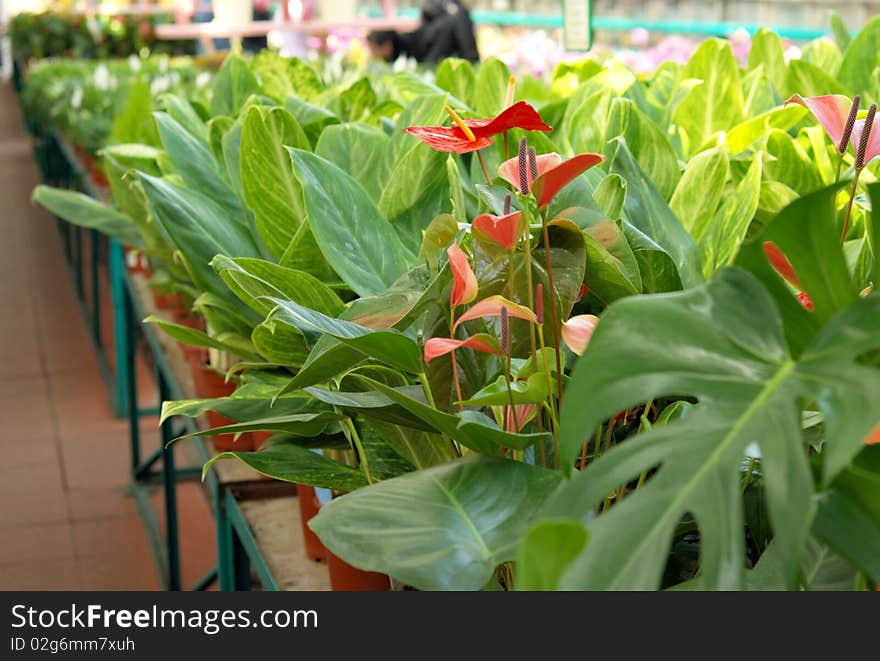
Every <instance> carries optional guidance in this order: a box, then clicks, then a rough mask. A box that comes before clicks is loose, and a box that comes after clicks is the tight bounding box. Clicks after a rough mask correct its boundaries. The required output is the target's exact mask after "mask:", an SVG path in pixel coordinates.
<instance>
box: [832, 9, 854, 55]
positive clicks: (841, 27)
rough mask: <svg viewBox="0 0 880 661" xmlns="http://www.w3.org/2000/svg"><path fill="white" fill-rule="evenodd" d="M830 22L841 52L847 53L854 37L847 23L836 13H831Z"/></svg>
mask: <svg viewBox="0 0 880 661" xmlns="http://www.w3.org/2000/svg"><path fill="white" fill-rule="evenodd" d="M830 20H831V32H832V33H833V34H834V41H836V42H837V47H838V48H839V49H840V50H841V52H845V51H846V49H847V48H848V47H849V44H850V42H851V41H852V35H851V34H850V31H849V30H848V29H847V27H846V23H844V22H843V19H842V18H841V17H840V14H838V13H837V12H836V11H832V12H831V16H830Z"/></svg>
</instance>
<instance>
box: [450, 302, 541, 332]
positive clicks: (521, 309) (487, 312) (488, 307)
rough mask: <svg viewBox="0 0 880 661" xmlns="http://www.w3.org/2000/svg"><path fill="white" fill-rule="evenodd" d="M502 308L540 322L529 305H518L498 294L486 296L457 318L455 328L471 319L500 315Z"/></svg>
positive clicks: (510, 314) (513, 315)
mask: <svg viewBox="0 0 880 661" xmlns="http://www.w3.org/2000/svg"><path fill="white" fill-rule="evenodd" d="M501 308H507V314H508V315H509V316H511V317H517V318H518V319H525V320H526V321H531V322H532V323H537V322H538V318H537V317H536V316H535V313H534V312H532V311H531V310H529V309H528V308H527V307H525V306H524V305H518V304H517V303H514V302H513V301H509V300H507V299H506V298H504V297H503V296H500V295H498V296H490V297H489V298H484V299H483V300H482V301H480V302H479V303H477V304H476V305H474V306H473V307H471V308H470V309H469V310H468V311H467V312H465V313H464V314H463V315H461V316H460V317H459V318H458V320H456V322H455V328H458V327H459V325H461V324H462V323H464V322H465V321H470V320H471V319H479V318H480V317H500V316H501ZM455 328H453V330H455Z"/></svg>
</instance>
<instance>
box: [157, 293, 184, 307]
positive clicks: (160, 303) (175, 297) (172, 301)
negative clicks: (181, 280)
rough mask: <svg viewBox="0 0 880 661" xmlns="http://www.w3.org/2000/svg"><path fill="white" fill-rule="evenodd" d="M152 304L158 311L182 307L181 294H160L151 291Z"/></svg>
mask: <svg viewBox="0 0 880 661" xmlns="http://www.w3.org/2000/svg"><path fill="white" fill-rule="evenodd" d="M153 303H154V304H155V306H156V307H157V308H159V309H160V310H170V309H172V308H175V307H180V306H181V305H183V295H182V294H162V293H160V292H158V291H156V290H155V289H154V290H153Z"/></svg>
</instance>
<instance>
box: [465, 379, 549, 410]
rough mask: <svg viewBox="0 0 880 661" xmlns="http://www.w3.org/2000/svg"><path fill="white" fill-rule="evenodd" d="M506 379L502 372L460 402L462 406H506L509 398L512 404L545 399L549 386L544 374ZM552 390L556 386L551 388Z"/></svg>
mask: <svg viewBox="0 0 880 661" xmlns="http://www.w3.org/2000/svg"><path fill="white" fill-rule="evenodd" d="M509 386H510V389H509V391H508V380H507V379H506V378H505V376H504V375H503V374H502V375H501V376H499V377H498V378H497V379H495V381H493V382H492V383H490V384H488V385H487V386H485V387H484V388H482V389H481V390H480V391H479V392H476V393H474V394H473V395H472V396H471V397H469V398H468V399H466V400H464V401H463V402H461V404H462V405H464V406H508V404H509V402H510V399H511V398H512V399H513V403H514V404H540V403H541V402H544V401H546V400H547V396H548V395H549V393H550V387H551V386H548V384H547V375H546V374H532V375H531V376H529V378H527V379H522V380H517V379H510V381H509ZM553 390H554V392H555V391H556V388H555V387H554V388H553Z"/></svg>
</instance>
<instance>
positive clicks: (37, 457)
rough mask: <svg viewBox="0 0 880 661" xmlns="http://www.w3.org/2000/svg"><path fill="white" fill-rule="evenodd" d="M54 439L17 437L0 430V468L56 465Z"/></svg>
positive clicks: (56, 452)
mask: <svg viewBox="0 0 880 661" xmlns="http://www.w3.org/2000/svg"><path fill="white" fill-rule="evenodd" d="M57 461H58V450H57V448H56V446H55V439H54V437H44V438H33V437H30V436H27V435H24V436H18V435H16V434H13V433H10V432H9V431H8V430H6V429H0V466H3V467H5V468H21V467H24V466H28V465H29V464H44V463H57Z"/></svg>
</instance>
